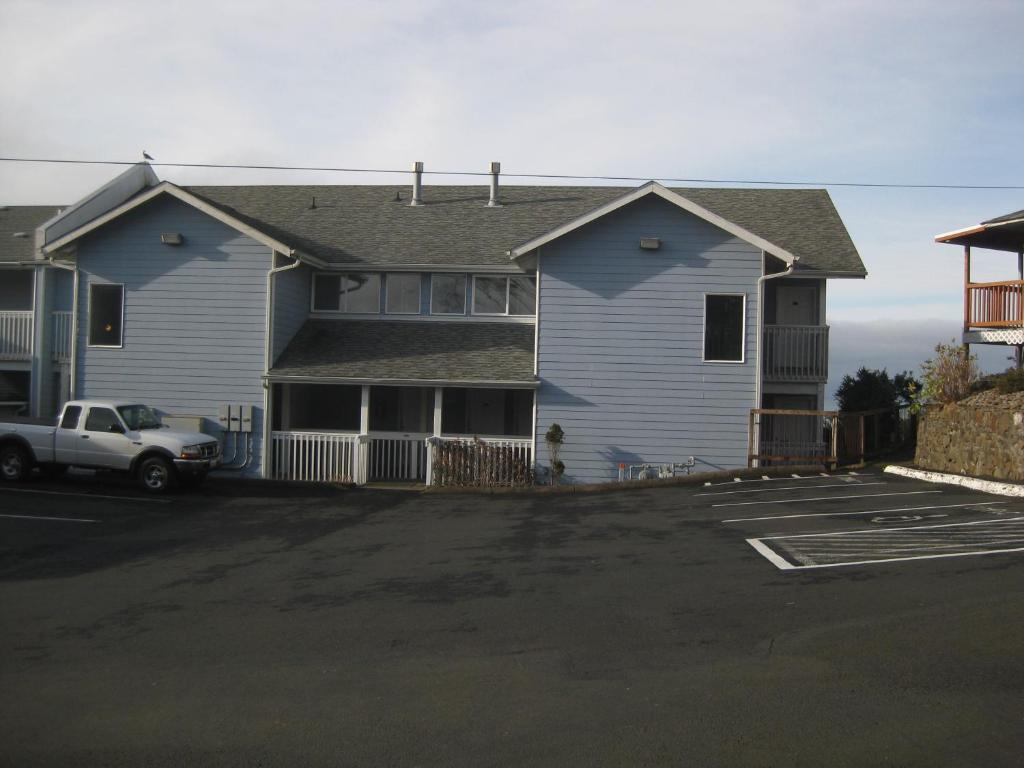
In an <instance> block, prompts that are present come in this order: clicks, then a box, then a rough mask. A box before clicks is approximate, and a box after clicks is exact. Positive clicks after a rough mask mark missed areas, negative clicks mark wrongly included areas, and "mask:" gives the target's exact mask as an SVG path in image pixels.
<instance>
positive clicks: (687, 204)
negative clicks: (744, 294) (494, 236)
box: [508, 181, 797, 264]
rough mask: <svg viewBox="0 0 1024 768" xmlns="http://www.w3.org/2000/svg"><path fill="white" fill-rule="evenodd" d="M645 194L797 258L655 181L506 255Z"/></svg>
mask: <svg viewBox="0 0 1024 768" xmlns="http://www.w3.org/2000/svg"><path fill="white" fill-rule="evenodd" d="M647 195H657V196H658V197H660V198H662V199H663V200H667V201H668V202H670V203H672V204H673V205H677V206H679V207H680V208H682V209H683V210H684V211H688V212H689V213H692V214H693V215H694V216H697V217H698V218H701V219H704V221H706V222H708V223H709V224H713V225H714V226H716V227H718V228H719V229H722V230H725V231H726V232H728V233H729V234H730V235H733V236H735V237H738V238H739V239H740V240H744V241H746V242H748V243H750V244H751V245H753V246H755V247H757V248H759V249H760V250H762V251H768V252H769V253H770V254H771V255H772V256H775V257H777V258H779V259H782V260H783V261H784V262H786V263H787V264H793V263H795V262H796V261H797V258H796V257H795V256H794V255H793V254H792V253H790V252H789V251H787V250H786V249H785V248H780V247H779V246H777V245H775V244H774V243H770V242H768V241H767V240H765V239H764V238H763V237H759V236H758V235H755V234H754V233H753V232H749V231H747V230H745V229H744V228H743V227H741V226H739V225H737V224H734V223H733V222H731V221H729V220H728V219H724V218H722V217H721V216H719V215H718V214H717V213H712V212H711V211H709V210H708V209H707V208H704V207H703V206H700V205H697V203H695V202H693V201H692V200H690V199H688V198H686V197H683V196H682V195H680V194H679V193H678V192H673V191H672V190H671V189H668V188H667V187H664V186H662V185H661V184H659V183H658V182H656V181H648V182H647V183H646V184H643V185H641V186H640V187H637V188H636V189H634V190H633V191H632V192H627V193H626V194H625V195H622V197H619V198H616V199H615V200H612V201H611V202H608V203H605V204H604V205H602V206H601V207H599V208H595V209H594V210H592V211H590V212H589V213H585V214H583V215H582V216H579V217H578V218H575V219H573V220H572V221H567V222H566V223H565V224H563V225H561V226H560V227H556V228H555V229H553V230H551V231H550V232H548V233H547V234H544V235H540V236H539V237H535V238H534V239H533V240H529V241H528V242H525V243H523V244H522V245H519V246H516V247H515V248H513V249H512V250H510V251H509V252H508V255H509V256H510V257H512V258H513V259H518V258H519V257H520V256H523V255H524V254H526V253H529V252H531V251H533V250H535V249H537V248H540V247H541V246H542V245H546V244H547V243H550V242H551V241H552V240H556V239H557V238H559V237H562V236H563V235H567V234H569V233H570V232H572V231H574V230H576V229H579V228H580V227H582V226H584V225H585V224H589V223H590V222H592V221H596V220H597V219H599V218H601V217H602V216H605V215H607V214H609V213H612V212H613V211H617V210H618V209H619V208H622V207H623V206H626V205H629V204H630V203H633V202H636V201H637V200H639V199H641V198H643V197H646V196H647Z"/></svg>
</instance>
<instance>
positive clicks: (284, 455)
mask: <svg viewBox="0 0 1024 768" xmlns="http://www.w3.org/2000/svg"><path fill="white" fill-rule="evenodd" d="M270 440H271V462H270V466H271V477H272V478H273V479H275V480H306V481H309V482H318V483H361V482H365V479H364V475H365V472H364V466H365V464H364V462H363V454H364V453H365V445H364V444H363V442H362V441H361V440H360V436H359V435H354V434H344V433H338V432H271V434H270Z"/></svg>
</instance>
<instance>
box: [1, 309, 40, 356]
mask: <svg viewBox="0 0 1024 768" xmlns="http://www.w3.org/2000/svg"><path fill="white" fill-rule="evenodd" d="M32 331H33V323H32V312H31V311H28V312H10V311H4V312H0V360H18V361H21V360H31V359H32Z"/></svg>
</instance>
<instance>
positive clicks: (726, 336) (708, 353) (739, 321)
mask: <svg viewBox="0 0 1024 768" xmlns="http://www.w3.org/2000/svg"><path fill="white" fill-rule="evenodd" d="M704 359H705V360H712V361H724V362H739V361H741V360H742V359H743V297H742V296H706V297H705V300H704Z"/></svg>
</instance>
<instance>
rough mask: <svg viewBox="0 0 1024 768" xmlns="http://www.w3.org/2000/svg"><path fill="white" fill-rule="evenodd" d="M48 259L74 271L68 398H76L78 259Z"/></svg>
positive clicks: (57, 266)
mask: <svg viewBox="0 0 1024 768" xmlns="http://www.w3.org/2000/svg"><path fill="white" fill-rule="evenodd" d="M46 261H47V262H48V263H49V265H50V266H51V267H54V268H56V269H66V270H68V271H69V272H72V273H74V279H73V281H72V289H71V366H70V369H71V370H70V372H69V374H68V375H69V376H70V377H71V381H70V384H71V386H70V387H69V388H68V399H69V400H75V399H77V397H78V377H77V375H76V372H77V371H78V261H77V260H76V261H75V263H74V264H62V263H60V262H59V261H57V260H56V259H54V257H53V256H48V257H47V258H46Z"/></svg>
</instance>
